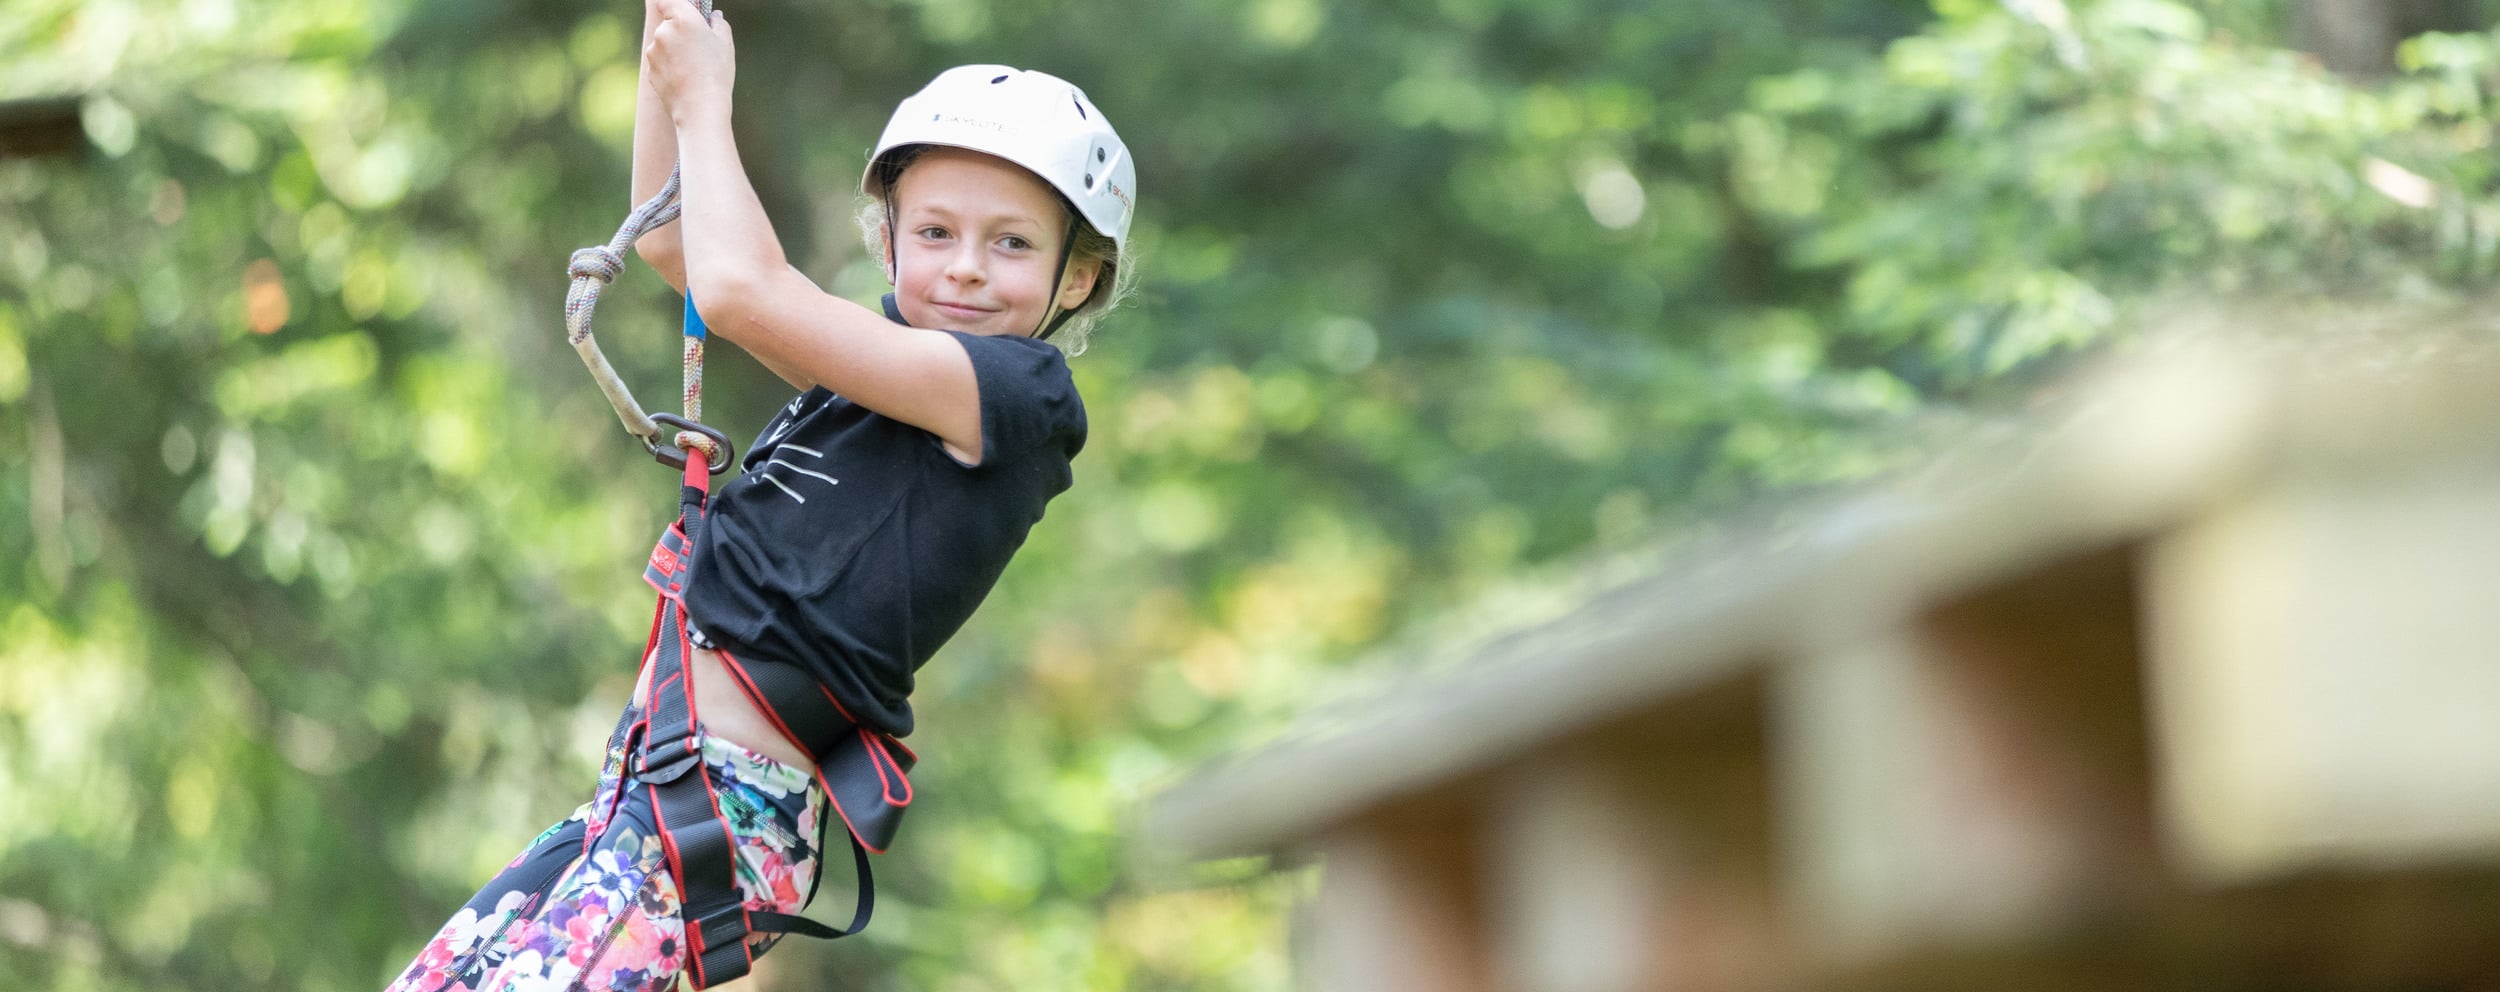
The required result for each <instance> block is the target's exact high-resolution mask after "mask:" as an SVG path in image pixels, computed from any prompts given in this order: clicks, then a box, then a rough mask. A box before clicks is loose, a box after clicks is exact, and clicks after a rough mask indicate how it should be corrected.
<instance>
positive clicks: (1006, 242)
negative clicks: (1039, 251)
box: [998, 234, 1033, 251]
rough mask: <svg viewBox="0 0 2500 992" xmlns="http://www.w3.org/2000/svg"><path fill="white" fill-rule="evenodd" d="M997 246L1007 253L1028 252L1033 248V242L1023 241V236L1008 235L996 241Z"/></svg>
mask: <svg viewBox="0 0 2500 992" xmlns="http://www.w3.org/2000/svg"><path fill="white" fill-rule="evenodd" d="M998 246H999V247H1001V248H1005V249H1007V250H1008V251H1029V250H1031V249H1032V247H1033V242H1030V241H1026V240H1024V236H1023V235H1018V234H1010V235H1008V236H1006V237H1003V238H1000V239H998Z"/></svg>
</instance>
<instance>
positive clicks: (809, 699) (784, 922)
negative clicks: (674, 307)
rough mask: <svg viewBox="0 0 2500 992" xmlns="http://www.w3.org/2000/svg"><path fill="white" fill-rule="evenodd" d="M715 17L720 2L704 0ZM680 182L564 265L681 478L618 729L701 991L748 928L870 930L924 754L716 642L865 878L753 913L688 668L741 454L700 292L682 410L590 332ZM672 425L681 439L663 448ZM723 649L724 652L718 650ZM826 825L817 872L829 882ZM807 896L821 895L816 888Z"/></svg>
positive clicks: (595, 361) (804, 682)
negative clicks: (713, 418)
mask: <svg viewBox="0 0 2500 992" xmlns="http://www.w3.org/2000/svg"><path fill="white" fill-rule="evenodd" d="M700 6H701V7H702V9H703V14H704V16H705V17H707V18H708V17H710V16H711V14H712V3H711V0H701V3H700ZM680 184H681V176H680V173H679V171H678V170H676V169H673V168H672V169H671V170H670V171H669V176H668V182H667V183H666V184H665V185H663V186H662V187H661V188H660V191H659V193H658V194H656V195H654V196H652V197H651V198H650V199H649V200H646V201H644V202H643V203H642V204H641V205H639V206H637V207H635V208H634V210H633V212H632V213H630V214H628V215H626V218H625V223H624V224H623V225H622V226H620V227H618V228H617V231H616V236H615V237H613V238H610V239H609V240H608V243H606V244H604V245H593V246H591V247H588V248H584V249H581V250H580V251H576V252H574V253H573V256H572V260H571V262H570V264H569V266H568V272H569V273H570V275H571V276H572V279H573V283H572V288H571V289H570V290H569V291H568V292H567V293H566V294H565V299H564V324H565V332H566V337H567V339H568V340H569V341H570V342H571V343H572V345H573V350H574V351H575V352H576V353H578V354H580V355H581V357H582V362H583V364H585V365H587V366H589V368H590V374H591V377H592V378H593V379H594V380H596V381H597V382H598V384H599V391H600V392H601V393H603V394H605V395H606V396H607V398H608V402H609V404H610V405H612V406H614V407H615V408H616V415H617V419H619V420H621V421H623V422H624V425H625V430H626V431H627V432H628V433H630V434H633V435H634V436H635V437H637V438H639V439H641V441H642V443H643V447H645V448H646V449H648V450H649V451H650V452H651V454H652V456H653V457H654V458H657V459H658V460H659V461H660V462H661V463H663V464H666V465H668V466H670V467H672V468H676V469H680V470H682V471H683V473H684V483H683V485H682V486H681V487H680V489H679V499H678V514H677V521H676V522H675V523H673V524H671V525H670V526H669V528H668V530H667V531H666V532H665V533H663V534H662V535H661V536H660V541H659V544H658V546H656V547H654V548H653V549H652V550H651V557H650V560H649V563H648V564H647V566H646V567H645V568H644V570H643V580H644V581H645V582H648V583H650V584H651V586H652V587H653V588H654V589H656V590H658V591H659V602H658V603H657V604H656V605H655V606H654V608H653V614H652V618H651V637H650V639H649V641H648V642H646V643H645V644H644V646H643V654H642V657H643V665H644V668H645V671H644V678H643V680H642V681H643V684H645V685H648V686H649V687H650V688H649V696H648V699H647V701H646V703H645V704H644V705H643V707H642V708H641V711H640V713H639V714H638V715H637V718H636V719H634V720H633V721H632V722H631V723H628V724H626V725H624V726H620V727H619V728H618V733H619V734H620V735H621V741H620V743H621V744H622V745H623V747H624V752H625V755H626V758H625V776H626V783H625V784H624V785H623V786H621V787H620V789H619V792H620V794H621V793H622V792H623V790H624V789H628V788H641V789H648V790H650V798H651V800H652V808H653V809H654V810H656V811H657V812H658V815H659V819H660V824H659V832H660V836H661V840H662V846H663V848H664V850H665V851H666V854H667V857H668V866H669V871H670V874H671V875H672V876H673V877H675V878H676V879H677V883H678V890H679V893H680V901H679V907H680V911H681V915H682V918H683V920H684V923H685V934H686V941H685V946H686V952H685V953H686V968H685V974H686V975H687V976H688V978H689V979H690V980H691V982H692V984H693V986H694V987H695V988H697V989H702V988H709V987H711V986H714V985H718V984H720V983H722V982H726V981H730V980H732V979H735V978H738V977H740V976H743V975H745V974H746V973H747V972H748V970H749V969H750V968H752V967H753V965H754V954H753V951H752V949H751V948H750V947H749V945H748V943H747V937H748V936H749V935H750V934H769V933H787V934H799V935H802V936H809V937H821V938H834V937H846V936H849V935H851V934H854V933H858V932H859V931H860V930H861V929H862V928H864V927H866V926H867V925H868V918H869V915H870V913H871V911H872V910H874V908H875V906H876V881H875V878H874V876H873V875H872V874H871V873H870V870H869V865H868V855H869V854H870V853H871V852H874V853H879V854H882V853H884V852H885V849H886V847H887V846H888V845H889V844H891V843H892V842H893V839H894V834H895V831H896V830H897V829H898V828H899V827H900V826H901V824H902V815H903V810H904V809H905V808H906V807H908V806H909V805H910V804H911V798H912V797H911V780H910V778H909V777H908V775H909V773H910V771H911V767H912V765H913V764H914V763H915V762H917V760H918V757H917V756H916V755H914V754H912V752H911V749H910V748H908V747H905V746H903V743H902V742H901V741H900V740H897V739H895V738H894V737H893V736H892V735H890V734H886V733H882V732H879V731H876V730H872V729H870V728H867V727H864V726H861V725H860V724H859V722H858V721H856V720H853V719H852V718H851V716H850V714H849V713H848V712H846V711H845V710H844V709H843V708H842V704H841V703H840V702H838V701H837V700H835V699H834V698H833V694H832V693H831V692H829V691H827V690H826V689H825V687H824V685H823V683H822V682H821V681H819V680H818V679H817V678H816V677H815V676H813V675H811V674H809V673H808V672H807V671H805V670H803V669H801V668H798V667H796V666H793V665H788V664H783V663H779V662H772V661H766V660H762V659H740V658H737V657H735V656H734V655H732V654H731V653H730V652H728V651H726V650H718V652H717V653H718V654H719V655H720V657H721V660H722V662H723V663H724V665H725V666H726V667H727V668H728V670H729V673H730V676H731V678H732V679H733V680H734V681H735V682H737V684H738V686H739V689H740V690H741V691H742V692H744V693H745V694H746V695H747V697H748V698H749V699H751V700H753V701H754V703H755V705H756V707H757V709H759V710H760V711H762V712H763V714H764V715H765V716H766V718H767V719H769V720H770V721H771V722H772V724H773V726H774V727H775V729H777V730H779V731H780V732H781V733H782V734H783V735H784V736H785V737H787V738H788V739H789V740H790V741H791V742H792V743H794V744H796V745H798V746H799V747H800V748H802V749H804V750H805V751H806V752H807V754H808V756H809V757H810V758H811V759H813V761H814V762H815V768H814V770H813V771H814V775H815V777H816V781H817V784H818V785H820V786H821V787H823V789H824V790H825V797H826V800H827V801H828V803H829V804H830V805H832V806H833V808H834V811H835V812H836V813H837V814H839V815H840V816H841V818H842V821H843V825H844V827H845V828H846V829H845V831H844V832H845V833H847V834H848V835H849V839H850V843H851V855H852V862H853V864H854V866H855V867H856V869H857V871H858V874H859V904H858V905H859V908H858V911H857V913H856V914H855V915H854V916H853V917H852V919H851V925H850V926H849V927H847V928H845V929H841V930H836V929H834V928H832V927H829V926H826V925H824V924H822V923H818V922H816V921H814V920H811V919H807V918H806V917H803V916H794V915H789V914H784V913H772V912H764V911H760V910H749V909H747V908H746V903H745V899H744V898H743V896H742V895H741V893H740V891H739V888H738V883H737V875H736V871H737V854H736V852H737V840H736V837H735V836H734V835H733V834H732V833H731V830H730V823H729V820H728V818H727V817H726V816H725V815H724V814H723V812H722V810H721V806H720V800H719V786H718V784H717V783H715V782H714V781H713V772H712V770H711V769H710V768H709V767H707V766H706V765H705V764H704V763H703V760H702V730H701V722H700V716H699V711H698V710H697V708H696V700H695V695H694V683H693V676H692V673H690V672H689V671H688V670H687V662H688V660H689V659H690V658H691V657H692V649H693V647H694V646H695V644H696V641H695V639H694V637H695V635H694V632H693V630H692V628H690V627H689V625H688V623H687V618H686V605H685V598H684V597H685V590H686V585H687V580H688V579H689V578H690V576H691V574H692V572H693V568H694V548H695V542H696V539H697V538H698V537H700V536H701V534H702V528H703V517H704V512H705V505H706V503H707V502H708V501H709V498H710V494H711V483H712V477H713V476H715V475H719V474H721V473H723V472H726V471H728V470H729V468H730V466H731V465H732V464H734V463H735V459H736V453H735V451H734V450H733V449H732V447H731V445H730V443H729V439H728V438H727V437H725V436H723V435H722V434H721V432H720V431H718V430H715V429H713V428H711V427H707V426H705V425H704V424H703V342H704V337H705V329H704V326H703V319H702V317H701V316H700V315H698V314H697V313H696V312H695V307H694V298H693V297H692V296H691V295H689V296H688V297H687V298H686V307H685V317H684V324H685V363H684V364H685V396H684V398H685V410H686V412H685V415H684V416H678V415H675V414H668V413H661V414H646V413H644V412H643V410H642V406H641V405H640V404H638V403H636V402H635V401H634V396H633V393H632V391H630V390H628V389H627V388H626V387H625V383H624V381H623V380H622V379H620V378H618V376H617V374H616V370H615V368H614V367H612V366H610V365H609V364H608V360H607V356H605V355H603V354H601V353H600V350H599V342H598V340H597V339H596V338H593V337H592V336H591V327H590V322H591V315H592V312H593V311H594V310H595V309H596V308H597V307H598V305H599V291H600V289H601V288H603V287H605V286H606V285H607V284H609V283H610V282H613V281H615V279H616V277H617V275H618V274H620V273H622V272H623V271H624V269H625V261H624V258H625V252H626V250H627V249H629V248H631V247H632V246H633V244H634V242H635V241H636V240H638V239H640V238H641V237H642V236H643V235H644V234H645V233H647V232H649V231H652V230H656V229H658V228H660V227H662V226H665V225H666V224H668V223H669V222H670V221H674V220H676V219H677V217H678V214H679V212H680V209H681V204H680V202H679V199H678V190H679V187H680ZM662 427H671V428H675V429H676V431H677V433H676V436H675V437H674V438H672V439H670V440H669V441H668V442H666V443H663V442H662V440H661V438H660V434H661V428H662ZM716 650H717V649H716ZM823 827H824V824H823V822H822V821H820V822H819V823H818V830H819V837H818V843H817V851H818V854H819V857H820V861H819V867H818V871H817V877H818V878H819V879H820V880H821V879H822V878H823V874H824V873H823V866H822V862H821V856H822V853H823V850H824V844H823V837H822V836H821V834H822V830H823ZM808 898H809V901H813V900H814V898H815V890H814V888H813V887H811V888H810V889H809V891H808Z"/></svg>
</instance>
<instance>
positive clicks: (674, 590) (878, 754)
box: [621, 448, 918, 989]
mask: <svg viewBox="0 0 2500 992" xmlns="http://www.w3.org/2000/svg"><path fill="white" fill-rule="evenodd" d="M706 461H707V459H706V458H705V456H704V454H703V451H702V449H700V448H691V449H689V450H688V451H687V453H686V464H685V482H684V485H683V486H682V487H681V489H680V490H679V499H678V515H677V522H676V523H674V524H671V525H670V526H669V529H668V531H667V532H666V533H664V534H662V535H661V536H660V543H659V545H658V546H657V547H654V548H653V549H652V550H651V559H650V562H649V564H648V566H647V567H645V568H644V570H643V581H645V582H648V583H650V584H651V587H652V588H654V589H656V590H658V591H659V594H660V599H659V602H658V604H657V605H656V606H655V607H654V609H653V613H652V617H651V637H650V640H649V641H648V642H647V643H646V644H645V645H644V647H643V657H644V659H645V660H644V662H643V664H644V666H645V669H646V670H645V672H644V676H645V678H644V680H643V681H644V684H646V685H648V686H649V687H650V692H649V702H648V704H647V705H646V706H645V708H644V709H643V711H642V714H641V719H640V720H638V721H636V722H635V723H634V724H632V725H631V726H629V727H626V728H622V731H621V732H622V733H623V734H624V739H623V741H622V745H623V750H624V753H625V775H626V777H627V781H628V783H629V784H628V785H627V786H625V787H626V788H642V789H648V790H650V797H651V806H652V808H653V809H654V810H657V811H658V813H659V819H660V837H661V843H662V847H663V849H664V850H665V852H666V854H667V856H668V866H669V872H670V874H671V875H672V876H674V877H675V878H676V879H677V880H678V888H679V891H680V893H681V894H682V895H681V900H680V903H679V907H680V914H681V917H682V918H683V920H684V922H685V932H686V974H687V975H688V976H689V977H690V978H691V979H692V981H693V983H694V987H695V988H698V989H701V988H708V987H710V986H713V985H718V984H720V983H722V982H726V981H729V980H731V979H734V978H737V977H739V976H741V975H744V974H746V973H747V971H748V970H749V969H750V968H751V967H752V966H753V964H754V957H753V953H752V951H751V950H750V948H749V947H748V945H747V936H748V935H749V934H762V933H794V934H799V935H801V936H808V937H821V938H826V939H832V938H836V937H847V936H849V935H851V934H855V933H858V932H859V931H860V930H861V929H863V928H865V927H866V926H867V925H868V918H869V916H870V914H871V913H872V912H873V911H874V909H875V908H876V892H877V889H876V878H875V875H874V874H873V873H872V872H871V870H870V868H869V864H868V855H869V854H870V853H871V852H875V853H879V854H882V853H884V852H885V849H886V847H887V846H888V845H890V844H891V843H892V842H893V839H894V833H895V830H896V829H897V828H899V827H900V826H901V825H902V816H903V810H904V809H905V808H906V807H908V806H909V805H910V804H911V799H912V796H911V779H910V778H909V777H908V776H909V774H910V772H911V768H912V765H913V764H915V763H916V762H917V761H918V756H916V755H914V754H913V753H912V752H911V749H910V748H908V747H905V746H904V745H903V743H902V742H901V741H899V740H896V739H894V738H893V737H892V736H890V735H887V734H884V733H880V732H877V731H874V730H870V729H868V728H866V727H863V726H860V725H859V723H858V721H856V720H853V719H852V718H851V715H850V714H849V713H848V712H847V711H845V710H844V709H843V708H842V704H841V703H840V702H838V701H836V700H835V699H834V698H833V694H832V693H831V692H828V691H827V690H826V689H825V687H824V684H823V683H822V682H819V681H818V680H817V679H816V677H815V676H813V675H810V674H808V673H807V672H806V671H804V670H802V669H800V668H798V667H797V666H793V665H788V664H782V663H779V662H771V661H765V660H761V659H740V658H738V657H737V656H735V655H733V654H731V653H730V652H728V651H719V652H718V653H719V654H720V657H721V660H722V662H723V664H724V665H725V666H726V667H727V668H728V670H729V674H730V677H731V678H732V680H733V681H735V682H736V683H737V684H738V687H739V689H740V691H742V692H744V693H745V694H746V696H747V698H749V699H751V700H753V701H754V703H755V705H756V708H757V709H759V710H761V711H762V712H763V713H764V715H765V717H766V718H767V719H769V720H770V721H771V722H772V724H773V726H774V728H775V729H777V730H779V731H781V733H782V734H783V736H785V737H787V738H788V739H789V740H790V741H791V742H792V743H795V744H797V745H798V746H800V747H801V748H803V749H805V750H806V751H807V753H808V755H809V756H810V757H811V758H813V759H814V761H815V763H816V767H815V770H814V772H815V776H816V780H817V783H818V784H819V785H820V786H822V787H823V788H824V790H825V797H826V799H827V801H828V802H829V803H830V804H831V805H832V806H833V808H834V812H835V813H836V814H838V815H840V816H841V818H842V822H843V825H844V827H845V828H846V829H845V831H844V832H845V833H846V834H848V836H849V840H850V844H851V861H852V864H853V866H854V867H855V869H856V870H857V872H858V874H859V908H858V910H857V912H856V914H855V915H853V917H852V918H851V925H850V926H848V927H846V928H843V929H840V930H836V929H834V928H832V927H828V926H826V925H824V924H822V923H818V922H816V921H814V920H811V919H808V918H806V917H803V916H793V915H789V914H785V913H772V912H765V911H761V910H750V909H748V908H746V903H745V900H744V898H743V897H742V896H741V894H740V892H739V890H738V885H737V879H736V874H735V872H736V868H737V865H736V853H735V852H736V850H737V840H736V838H735V837H734V836H733V835H732V834H731V832H730V824H729V821H728V819H727V818H726V817H725V816H723V815H722V812H721V807H720V800H719V786H718V785H717V784H716V783H715V782H714V781H713V778H712V776H713V773H712V769H711V768H710V767H709V766H707V765H705V764H704V763H703V760H702V758H703V756H702V748H703V744H702V734H701V731H700V729H699V727H700V722H701V718H700V710H699V709H698V707H697V701H696V699H695V694H694V683H693V675H692V673H690V672H688V671H687V670H686V661H687V659H688V658H689V657H691V655H692V650H691V649H692V647H693V643H692V632H691V630H690V629H689V627H688V626H687V623H686V605H685V598H684V597H685V590H686V581H687V579H688V577H689V575H690V573H691V571H692V569H693V566H694V561H693V550H694V547H695V542H696V540H697V539H698V538H700V537H701V536H702V528H703V517H704V505H705V503H706V502H707V501H708V497H709V495H710V490H711V476H712V473H711V471H710V467H709V466H708V465H707V464H706ZM823 826H824V821H819V823H818V830H819V833H820V837H819V839H818V843H817V850H818V852H819V857H820V858H821V857H822V852H823V850H824V844H823V840H822V837H821V832H822V830H823ZM823 877H824V870H823V863H822V861H821V860H820V861H819V863H818V869H817V878H818V879H820V880H821V879H822V878H823ZM808 898H809V900H810V901H813V900H814V898H815V891H814V889H813V888H812V887H811V888H810V890H809V892H808Z"/></svg>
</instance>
